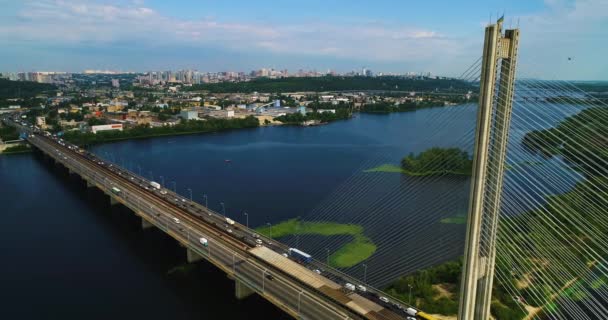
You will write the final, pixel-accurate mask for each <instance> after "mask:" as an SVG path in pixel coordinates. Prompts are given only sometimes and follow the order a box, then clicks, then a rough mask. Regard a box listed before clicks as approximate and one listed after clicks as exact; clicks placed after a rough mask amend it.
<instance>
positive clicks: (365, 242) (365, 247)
mask: <svg viewBox="0 0 608 320" xmlns="http://www.w3.org/2000/svg"><path fill="white" fill-rule="evenodd" d="M256 230H257V231H258V232H259V233H261V234H263V235H265V236H270V231H271V228H270V227H268V226H264V227H260V228H257V229H256ZM306 234H308V235H321V236H341V235H348V236H351V237H352V241H351V242H348V243H346V244H345V245H343V246H342V247H340V248H339V249H338V250H336V252H334V253H333V254H332V255H330V256H329V264H330V265H331V266H333V267H338V268H348V267H352V266H354V265H356V264H358V263H360V262H361V261H364V260H365V259H367V258H369V257H370V256H371V255H372V254H374V252H376V249H377V247H376V245H375V244H374V243H373V242H372V241H371V239H370V238H368V237H366V236H365V235H364V234H363V227H362V226H360V225H356V224H342V223H335V222H306V221H300V220H298V219H297V218H294V219H289V220H287V221H283V222H281V223H279V224H276V225H273V226H272V238H275V239H276V238H281V237H285V236H290V235H306Z"/></svg>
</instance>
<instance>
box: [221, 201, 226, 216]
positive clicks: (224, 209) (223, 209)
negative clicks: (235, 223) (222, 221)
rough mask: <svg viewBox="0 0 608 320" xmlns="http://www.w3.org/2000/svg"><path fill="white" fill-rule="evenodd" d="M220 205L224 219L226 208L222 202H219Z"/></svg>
mask: <svg viewBox="0 0 608 320" xmlns="http://www.w3.org/2000/svg"><path fill="white" fill-rule="evenodd" d="M220 205H221V206H222V214H223V215H224V218H226V206H225V205H224V203H223V202H220Z"/></svg>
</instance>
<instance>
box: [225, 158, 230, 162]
mask: <svg viewBox="0 0 608 320" xmlns="http://www.w3.org/2000/svg"><path fill="white" fill-rule="evenodd" d="M224 162H232V160H230V159H226V160H224Z"/></svg>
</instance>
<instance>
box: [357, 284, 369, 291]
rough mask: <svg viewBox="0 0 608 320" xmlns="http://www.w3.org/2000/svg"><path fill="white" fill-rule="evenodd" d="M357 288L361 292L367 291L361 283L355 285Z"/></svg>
mask: <svg viewBox="0 0 608 320" xmlns="http://www.w3.org/2000/svg"><path fill="white" fill-rule="evenodd" d="M357 290H359V291H361V292H367V288H366V287H365V286H362V285H360V284H359V285H357Z"/></svg>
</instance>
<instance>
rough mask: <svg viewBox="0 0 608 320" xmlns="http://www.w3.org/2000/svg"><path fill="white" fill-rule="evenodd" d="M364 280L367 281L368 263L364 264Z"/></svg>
mask: <svg viewBox="0 0 608 320" xmlns="http://www.w3.org/2000/svg"><path fill="white" fill-rule="evenodd" d="M363 282H364V283H367V265H366V264H365V263H364V264H363Z"/></svg>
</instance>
